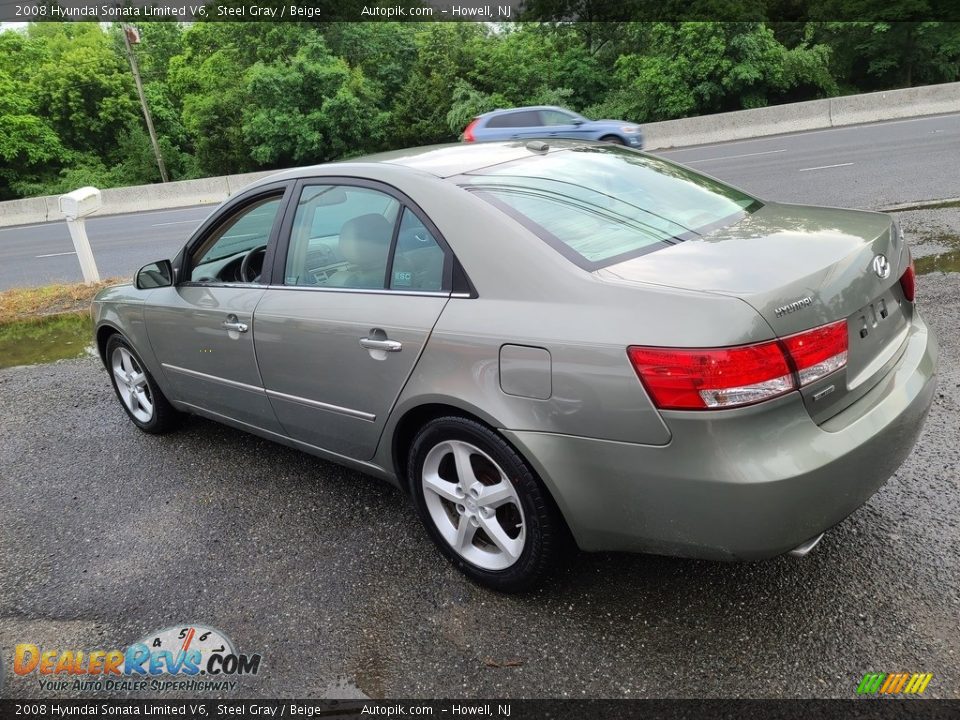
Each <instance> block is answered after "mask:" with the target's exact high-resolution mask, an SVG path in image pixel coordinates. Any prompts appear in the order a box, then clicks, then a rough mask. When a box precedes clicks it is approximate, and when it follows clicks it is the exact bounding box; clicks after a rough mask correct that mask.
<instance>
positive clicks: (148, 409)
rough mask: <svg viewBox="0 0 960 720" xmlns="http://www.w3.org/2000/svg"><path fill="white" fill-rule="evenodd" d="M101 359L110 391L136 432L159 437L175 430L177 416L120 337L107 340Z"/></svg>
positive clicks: (115, 335)
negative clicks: (135, 428)
mask: <svg viewBox="0 0 960 720" xmlns="http://www.w3.org/2000/svg"><path fill="white" fill-rule="evenodd" d="M104 357H106V359H107V368H108V370H109V372H110V381H111V383H112V384H113V389H114V390H116V392H117V397H118V398H120V403H121V404H122V405H123V409H124V410H125V411H126V412H127V415H128V416H129V417H130V419H131V420H133V423H134V424H135V425H136V426H137V427H138V428H140V429H141V430H143V431H144V432H148V433H157V434H159V433H164V432H167V431H169V430H172V429H173V428H174V427H176V425H177V421H178V420H179V415H180V414H179V413H178V412H177V411H176V410H175V409H174V408H173V406H172V405H171V404H170V403H169V402H168V401H167V398H166V397H164V395H163V392H162V391H161V390H160V388H159V387H158V386H157V384H156V382H155V381H154V379H153V377H152V376H151V375H150V372H149V371H148V370H147V368H146V366H145V365H144V364H143V360H141V359H140V356H139V355H137V352H136V350H134V349H133V347H132V346H131V345H130V343H128V342H127V340H126V339H125V338H124V337H123V336H122V335H120V334H119V333H116V334H114V335H111V336H110V339H109V340H107V344H106V347H105V348H104Z"/></svg>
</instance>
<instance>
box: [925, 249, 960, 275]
mask: <svg viewBox="0 0 960 720" xmlns="http://www.w3.org/2000/svg"><path fill="white" fill-rule="evenodd" d="M914 264H915V265H916V268H917V274H918V275H926V274H927V273H932V272H943V273H955V272H960V249H957V250H949V251H947V252H942V253H936V254H935V255H926V256H924V257H921V258H917V259H916V260H914Z"/></svg>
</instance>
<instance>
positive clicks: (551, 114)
mask: <svg viewBox="0 0 960 720" xmlns="http://www.w3.org/2000/svg"><path fill="white" fill-rule="evenodd" d="M540 119H541V122H542V123H543V124H544V125H572V124H573V121H574V120H576V119H577V118H576V117H575V116H573V115H570V114H569V113H565V112H561V111H559V110H541V111H540Z"/></svg>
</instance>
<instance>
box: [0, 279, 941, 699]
mask: <svg viewBox="0 0 960 720" xmlns="http://www.w3.org/2000/svg"><path fill="white" fill-rule="evenodd" d="M957 277H958V276H957V275H956V274H941V273H938V272H935V273H931V274H928V275H925V276H922V277H921V278H920V281H919V293H918V296H919V297H920V298H921V302H922V307H923V312H924V314H925V316H926V318H927V320H928V322H929V323H930V325H931V326H932V327H933V328H934V330H935V331H936V332H937V334H938V335H939V337H940V340H941V344H942V353H943V354H942V357H941V363H940V368H941V376H940V381H939V382H940V385H939V394H938V396H937V397H936V400H935V403H934V406H933V409H932V411H931V414H930V416H929V420H928V422H927V424H926V428H925V430H924V432H923V434H922V436H921V438H920V440H919V443H918V445H917V446H916V449H915V450H914V452H913V454H912V455H911V456H910V458H909V459H908V460H907V461H906V463H905V464H904V465H903V467H902V468H901V469H900V471H899V472H898V473H897V474H896V475H895V476H894V477H893V478H892V479H891V480H890V481H889V482H888V483H887V484H886V486H884V487H883V488H882V489H881V490H880V492H879V493H878V494H877V495H876V496H875V497H874V498H873V499H871V500H870V501H869V502H868V503H867V504H866V506H864V507H863V508H861V509H860V510H859V511H857V512H856V513H855V514H854V515H852V516H851V517H850V518H848V519H847V520H846V521H845V522H843V523H842V524H841V525H840V526H838V527H837V528H835V529H834V530H833V531H831V532H829V533H828V534H827V535H826V537H825V538H824V540H823V541H822V543H821V544H820V546H819V547H817V548H816V549H815V550H814V551H813V552H812V553H811V554H810V555H808V556H807V557H806V558H803V559H792V558H779V559H775V560H770V561H765V562H757V563H746V564H721V563H711V562H701V561H690V560H678V559H669V558H660V557H652V556H628V555H612V554H611V555H580V556H577V557H573V558H571V561H570V563H569V564H568V565H567V566H566V567H565V568H564V569H563V570H562V572H561V574H560V575H559V577H558V578H557V579H556V580H555V581H554V582H553V583H552V584H550V585H549V586H548V587H546V588H545V589H544V590H543V591H541V592H539V593H537V594H534V595H529V596H521V597H511V596H503V595H498V594H495V593H493V592H489V591H486V590H483V589H481V588H479V587H476V586H474V585H472V584H471V583H470V582H469V581H467V580H466V579H465V578H463V577H462V576H461V575H460V574H458V573H457V572H456V571H454V570H453V569H451V567H450V566H449V565H448V564H447V563H446V562H445V561H444V560H443V559H442V557H441V556H440V555H439V553H438V552H437V551H436V550H435V549H434V548H433V546H432V545H431V544H430V542H429V540H428V539H427V537H426V535H425V532H424V531H423V530H422V528H421V527H420V526H419V524H418V522H417V521H416V520H415V518H414V515H413V513H412V510H411V508H410V507H409V506H408V504H407V502H406V501H405V499H404V498H403V497H402V495H401V494H400V493H399V492H398V491H396V490H394V489H392V488H390V487H389V486H387V485H385V484H382V483H380V482H378V481H376V480H373V479H369V478H367V477H364V476H362V475H359V474H357V473H354V472H351V471H347V470H344V469H342V468H340V467H338V466H334V465H331V464H328V463H325V462H322V461H320V460H317V459H314V458H311V457H309V456H307V455H304V454H301V453H299V452H296V451H294V450H289V449H286V448H283V447H280V446H278V445H274V444H271V443H269V442H266V441H263V440H260V439H257V438H254V437H253V436H250V435H246V434H244V433H241V432H238V431H234V430H231V429H228V428H226V427H223V426H219V425H216V424H214V423H210V422H207V421H203V420H199V419H191V420H189V421H188V422H187V424H186V426H185V427H184V428H183V429H182V430H180V431H179V432H177V433H175V434H172V435H168V436H164V437H153V436H149V435H145V434H143V433H140V432H139V431H137V430H136V429H135V428H134V427H133V425H132V424H131V423H130V422H129V421H128V420H127V418H126V416H125V415H124V413H123V411H122V410H121V408H120V406H119V404H118V402H117V400H116V398H115V397H114V395H113V393H112V391H111V389H110V386H109V384H108V381H107V377H106V374H105V372H104V370H103V369H102V368H101V367H100V365H99V364H98V361H96V360H95V359H85V360H72V361H61V362H59V363H56V364H52V365H44V366H34V367H22V368H12V369H7V370H2V371H0V416H2V418H3V422H2V424H0V468H2V480H0V578H2V579H3V582H0V651H2V653H3V664H4V665H5V667H6V668H7V669H6V678H5V686H4V693H5V694H6V695H7V696H11V697H38V696H50V695H54V694H55V695H60V696H70V695H76V694H77V693H75V692H73V691H71V690H66V691H61V692H57V693H45V692H41V691H39V690H38V685H37V679H36V677H35V676H31V677H28V678H19V677H15V676H13V675H12V674H11V672H10V670H9V668H10V662H11V649H12V648H13V647H14V646H15V645H16V644H17V643H24V642H29V643H35V644H37V645H42V646H44V647H46V648H60V649H83V650H90V649H96V648H102V649H112V648H117V647H125V646H126V645H127V644H129V643H131V642H134V641H136V640H138V639H139V638H141V637H143V636H144V635H146V634H147V633H149V632H151V631H154V630H157V629H160V628H165V627H168V626H171V625H180V624H181V623H184V624H185V623H190V622H202V623H205V624H208V625H211V626H213V627H216V628H218V629H220V630H222V631H223V632H225V633H227V635H228V636H230V637H231V638H232V639H233V641H234V643H235V644H236V645H237V647H238V649H239V650H240V651H241V652H246V653H253V652H259V653H261V654H262V655H263V658H264V660H263V668H262V671H261V673H260V674H259V675H257V676H256V677H250V678H246V679H242V680H240V681H239V685H238V686H237V687H236V689H235V690H234V691H232V693H230V694H232V696H234V697H252V696H261V697H278V696H279V697H316V696H330V695H334V696H336V695H341V696H343V695H353V696H357V695H366V696H370V697H428V698H429V697H455V698H463V697H484V696H485V697H504V696H506V697H514V698H516V697H541V696H542V697H575V698H580V697H591V698H596V697H701V696H702V697H835V698H853V697H855V690H856V687H857V684H858V683H859V681H860V679H861V677H862V676H863V674H864V673H866V672H930V673H933V680H932V682H931V683H930V685H929V687H928V689H927V691H926V694H925V696H926V697H934V698H935V697H958V696H960V642H958V641H960V532H958V526H957V523H958V520H957V518H958V516H960V494H958V476H960V443H958V442H957V438H958V437H960V335H958V334H957V332H956V329H957V327H960V302H958V300H960V298H958V289H960V287H958V282H957Z"/></svg>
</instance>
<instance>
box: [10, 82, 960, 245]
mask: <svg viewBox="0 0 960 720" xmlns="http://www.w3.org/2000/svg"><path fill="white" fill-rule="evenodd" d="M950 112H960V82H957V83H945V84H943V85H926V86H924V87H917V88H907V89H904V90H887V91H885V92H876V93H865V94H862V95H847V96H846V97H836V98H828V99H825V100H810V101H807V102H801V103H791V104H789V105H774V106H772V107H765V108H756V109H754V110H739V111H737V112H729V113H717V114H715V115H702V116H700V117H692V118H683V119H681V120H667V121H664V122H657V123H647V124H646V125H644V126H643V132H644V142H645V147H646V148H647V149H649V150H659V149H666V148H671V147H686V146H689V145H704V144H707V143H716V142H726V141H728V140H745V139H748V138H755V137H763V136H766V135H779V134H781V133H790V132H798V131H802V130H820V129H823V128H831V127H840V126H843V125H855V124H857V123H866V122H876V121H879V120H896V119H899V118H908V117H920V116H923V115H937V114H940V113H950ZM272 172H274V171H269V172H258V173H245V174H243V175H228V176H224V177H212V178H202V179H200V180H182V181H179V182H172V183H165V184H158V185H137V186H133V187H122V188H111V189H108V190H104V191H103V209H102V210H100V211H99V212H98V213H97V215H117V214H122V213H132V212H143V211H146V210H163V209H165V208H177V207H189V206H191V205H205V204H212V203H219V202H221V201H223V200H224V199H226V198H227V197H228V196H230V195H231V194H233V193H235V192H237V190H240V189H241V188H243V187H245V186H246V185H249V184H250V183H252V182H253V181H255V180H258V179H260V178H262V177H266V176H267V175H270V174H271V173H272ZM62 217H63V216H62V215H61V214H60V211H59V208H58V203H57V196H48V197H38V198H27V199H24V200H11V201H8V202H0V227H9V226H13V225H32V224H35V223H44V222H50V221H54V220H61V219H62Z"/></svg>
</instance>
